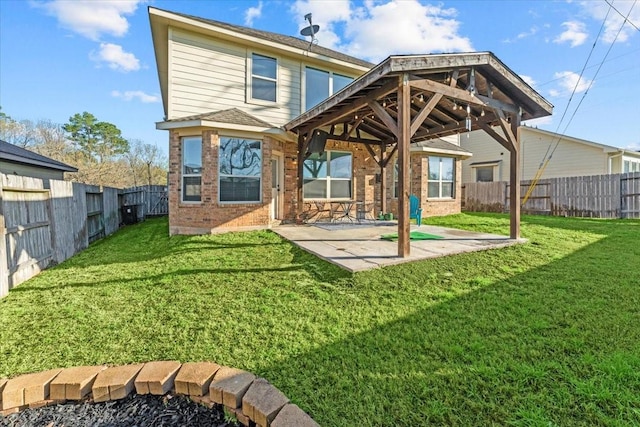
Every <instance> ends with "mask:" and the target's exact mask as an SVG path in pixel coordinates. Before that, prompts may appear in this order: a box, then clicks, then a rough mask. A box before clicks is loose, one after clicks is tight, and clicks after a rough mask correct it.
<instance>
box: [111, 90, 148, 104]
mask: <svg viewBox="0 0 640 427" xmlns="http://www.w3.org/2000/svg"><path fill="white" fill-rule="evenodd" d="M111 96H113V97H114V98H121V99H124V100H125V101H132V100H133V99H138V101H140V102H142V103H145V104H151V103H154V102H160V97H159V96H158V95H149V94H147V93H144V92H143V91H141V90H127V91H125V92H120V91H119V90H114V91H111Z"/></svg>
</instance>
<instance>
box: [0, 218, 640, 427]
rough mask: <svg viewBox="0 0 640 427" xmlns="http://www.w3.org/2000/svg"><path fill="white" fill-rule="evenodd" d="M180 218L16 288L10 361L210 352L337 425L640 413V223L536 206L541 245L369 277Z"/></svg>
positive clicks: (138, 230)
mask: <svg viewBox="0 0 640 427" xmlns="http://www.w3.org/2000/svg"><path fill="white" fill-rule="evenodd" d="M426 221H427V222H428V223H429V224H434V225H443V226H450V227H458V228H464V229H470V230H477V231H483V232H491V233H500V234H508V228H509V219H508V217H507V216H504V215H492V214H460V215H454V216H449V217H443V218H428V219H427V220H426ZM167 234H168V233H167V222H166V220H165V219H156V220H150V221H147V222H145V223H144V224H140V225H136V226H130V227H127V228H125V229H123V230H121V231H120V232H118V233H117V234H115V235H114V236H111V237H109V238H107V239H105V240H103V241H100V242H97V243H96V244H93V245H92V246H91V247H90V248H89V249H87V250H86V251H84V252H82V253H81V254H79V255H77V256H76V257H74V258H72V259H70V260H68V261H67V262H65V263H63V264H60V265H59V266H57V267H55V268H52V269H50V270H48V271H45V272H44V273H42V274H40V275H39V276H38V277H36V278H34V279H32V280H30V281H28V282H26V283H24V284H22V285H20V286H19V287H17V288H16V289H14V290H12V291H11V292H10V294H9V296H8V297H6V298H4V299H3V300H0V325H2V326H1V327H0V377H2V376H8V377H13V376H15V375H18V374H21V373H26V372H33V371H39V370H44V369H49V368H54V367H67V366H75V365H84V364H102V363H105V364H125V363H132V362H141V361H147V360H153V359H175V360H179V361H182V362H186V361H200V360H211V361H216V362H218V363H221V364H224V365H228V366H233V367H238V368H243V369H246V370H249V371H252V372H254V373H256V374H258V375H260V376H263V377H265V378H267V379H268V380H269V381H271V382H272V383H273V384H274V385H276V386H277V387H278V388H279V389H280V390H282V391H283V392H284V393H285V394H286V395H287V396H288V397H289V398H290V399H291V400H293V401H294V402H295V403H297V404H298V405H299V406H300V407H302V408H303V409H304V410H305V411H307V412H309V413H310V414H311V415H312V416H313V417H314V418H315V419H316V420H317V421H318V422H319V423H320V424H321V425H325V426H355V425H358V426H396V425H407V426H408V425H425V424H435V425H469V426H480V425H482V426H484V425H511V426H554V425H558V426H570V425H589V426H591V425H611V426H629V425H640V221H635V220H624V221H609V220H607V221H605V220H589V219H566V218H552V217H532V216H526V217H523V221H522V234H523V237H526V238H528V239H529V243H527V244H524V245H517V246H513V247H508V248H504V249H497V250H492V251H485V252H476V253H469V254H462V255H456V256H450V257H445V258H440V259H433V260H426V261H420V262H414V263H409V264H404V265H398V266H392V267H386V268H383V269H378V270H373V271H368V272H362V273H356V274H353V275H352V274H349V273H346V272H343V271H342V270H340V269H338V268H337V267H334V266H333V265H331V264H328V263H325V262H323V261H321V260H319V259H317V258H315V257H313V256H312V255H309V254H307V253H305V252H302V251H301V250H299V249H297V248H296V247H294V246H293V245H291V244H290V243H288V242H287V241H284V240H282V239H281V238H280V237H278V236H277V235H276V234H274V233H272V232H269V231H259V232H250V233H229V234H224V235H216V236H195V237H194V236H174V237H168V235H167Z"/></svg>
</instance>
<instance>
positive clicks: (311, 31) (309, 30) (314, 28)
mask: <svg viewBox="0 0 640 427" xmlns="http://www.w3.org/2000/svg"><path fill="white" fill-rule="evenodd" d="M318 30H320V25H309V26H308V27H304V28H303V29H302V30H300V34H301V35H303V36H305V37H309V36H311V37H313V36H315V34H316V33H317V32H318Z"/></svg>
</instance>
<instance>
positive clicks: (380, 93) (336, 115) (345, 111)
mask: <svg viewBox="0 0 640 427" xmlns="http://www.w3.org/2000/svg"><path fill="white" fill-rule="evenodd" d="M396 88H397V85H396V83H395V82H394V81H390V82H388V83H386V84H384V85H382V86H380V87H379V88H377V89H374V90H373V91H371V92H370V93H369V94H368V95H367V96H364V97H362V98H360V99H359V100H357V101H356V102H354V103H352V104H349V105H345V106H344V107H342V108H340V109H336V111H334V112H333V113H331V114H327V115H326V116H324V117H322V118H321V120H319V121H317V122H313V124H312V125H310V126H307V127H304V128H302V129H301V130H300V132H302V133H307V132H309V131H310V130H311V129H310V127H313V128H314V129H316V128H321V127H323V126H325V125H327V124H329V123H331V122H333V121H336V120H339V119H341V118H343V117H345V116H348V115H349V114H354V113H355V112H356V111H358V110H359V109H361V108H363V107H366V106H367V105H368V104H369V102H371V101H375V100H377V99H380V98H382V97H384V96H386V95H388V94H390V93H391V92H393V91H394V90H396Z"/></svg>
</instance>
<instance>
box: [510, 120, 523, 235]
mask: <svg viewBox="0 0 640 427" xmlns="http://www.w3.org/2000/svg"><path fill="white" fill-rule="evenodd" d="M511 132H512V133H513V136H515V138H513V141H512V147H511V150H510V153H511V168H510V173H509V175H510V176H509V180H510V181H511V188H510V193H511V194H510V195H509V197H510V198H511V202H510V212H509V214H510V227H509V230H510V232H509V237H511V238H512V239H519V238H520V167H521V166H520V115H519V114H513V115H512V118H511Z"/></svg>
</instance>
